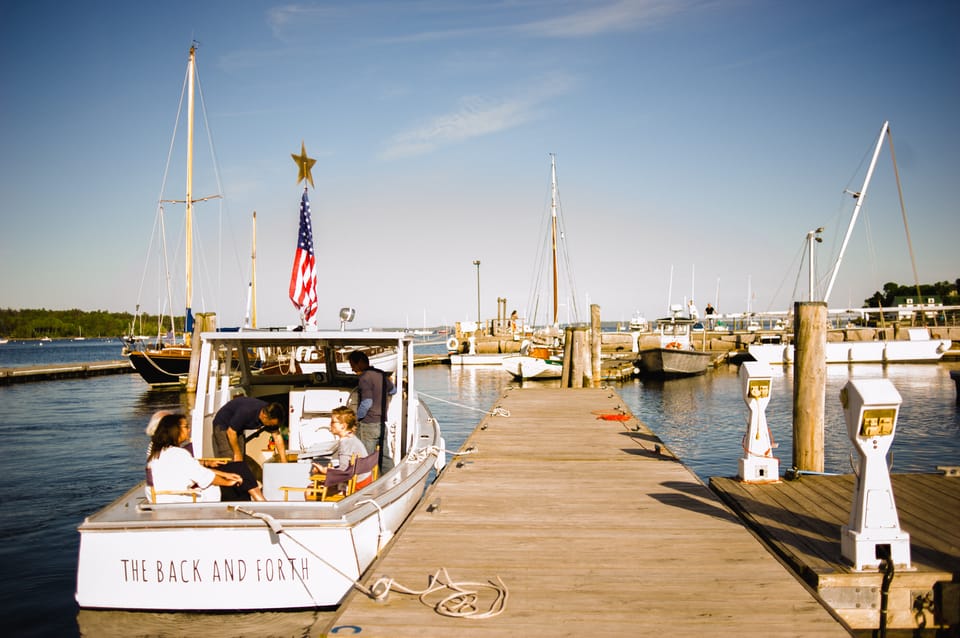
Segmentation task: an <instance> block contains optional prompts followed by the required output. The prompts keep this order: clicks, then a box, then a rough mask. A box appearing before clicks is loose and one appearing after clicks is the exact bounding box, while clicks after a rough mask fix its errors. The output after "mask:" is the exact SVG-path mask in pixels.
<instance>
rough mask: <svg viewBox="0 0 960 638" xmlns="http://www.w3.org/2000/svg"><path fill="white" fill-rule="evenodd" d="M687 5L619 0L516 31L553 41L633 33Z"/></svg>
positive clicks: (675, 1) (676, 1)
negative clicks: (548, 38) (626, 32)
mask: <svg viewBox="0 0 960 638" xmlns="http://www.w3.org/2000/svg"><path fill="white" fill-rule="evenodd" d="M689 6H690V5H689V3H687V2H682V1H679V0H619V1H618V2H612V3H607V4H604V5H602V6H597V7H594V8H591V9H585V10H583V11H577V12H575V13H570V14H567V15H564V16H558V17H555V18H550V19H547V20H540V21H538V22H530V23H527V24H525V25H521V26H519V27H518V28H519V29H520V30H522V31H526V32H528V33H530V34H533V35H540V36H544V37H554V38H570V37H591V36H597V35H603V34H606V33H613V32H624V31H633V30H635V29H638V28H642V27H645V26H649V25H651V24H655V23H658V22H660V21H661V20H663V19H664V18H667V17H669V16H672V15H675V14H678V13H683V12H685V11H686V10H687V8H688V7H689Z"/></svg>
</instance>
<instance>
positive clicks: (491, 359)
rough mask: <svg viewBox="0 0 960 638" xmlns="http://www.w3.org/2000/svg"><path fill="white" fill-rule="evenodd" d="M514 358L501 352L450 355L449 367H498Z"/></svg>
mask: <svg viewBox="0 0 960 638" xmlns="http://www.w3.org/2000/svg"><path fill="white" fill-rule="evenodd" d="M510 356H514V355H511V354H504V353H502V352H491V353H489V354H469V353H466V354H451V355H450V365H452V366H499V365H502V364H503V360H504V359H506V358H507V357H510Z"/></svg>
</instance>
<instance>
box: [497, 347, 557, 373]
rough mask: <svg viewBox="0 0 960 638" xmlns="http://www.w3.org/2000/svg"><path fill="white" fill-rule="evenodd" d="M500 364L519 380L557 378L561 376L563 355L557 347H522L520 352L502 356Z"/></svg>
mask: <svg viewBox="0 0 960 638" xmlns="http://www.w3.org/2000/svg"><path fill="white" fill-rule="evenodd" d="M524 353H525V354H524ZM500 365H501V366H503V369H504V370H506V371H507V372H509V373H510V374H511V375H513V377H514V378H515V379H520V380H524V379H541V380H542V379H559V378H561V377H562V376H563V356H562V351H561V350H560V348H559V347H553V348H548V347H545V346H532V347H529V348H524V349H523V351H522V352H521V354H518V355H510V356H507V357H504V358H503V360H502V361H501V362H500Z"/></svg>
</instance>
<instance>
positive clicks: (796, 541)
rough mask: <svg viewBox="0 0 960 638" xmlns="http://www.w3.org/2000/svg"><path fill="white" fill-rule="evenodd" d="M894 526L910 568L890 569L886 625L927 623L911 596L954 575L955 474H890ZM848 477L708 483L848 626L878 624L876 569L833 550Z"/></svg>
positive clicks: (845, 516)
mask: <svg viewBox="0 0 960 638" xmlns="http://www.w3.org/2000/svg"><path fill="white" fill-rule="evenodd" d="M890 478H891V484H892V486H893V492H894V499H895V501H896V505H897V511H898V515H899V519H900V527H901V529H902V530H903V531H905V532H907V533H909V534H910V556H911V569H910V570H903V569H901V570H899V571H897V572H896V573H895V575H894V578H893V582H892V584H891V588H890V598H889V601H890V602H889V607H888V609H889V616H888V627H890V628H897V629H910V630H913V631H920V630H922V629H924V628H926V629H927V630H928V631H935V630H936V626H935V625H934V620H935V618H934V616H933V615H932V614H931V613H930V610H929V608H927V609H926V610H925V611H924V613H923V614H920V615H919V616H918V615H917V614H916V605H917V603H918V600H917V597H918V596H920V597H923V596H924V595H925V594H926V593H927V592H930V591H931V590H932V588H933V585H934V583H936V582H940V581H954V582H956V581H960V526H958V525H957V521H958V520H960V478H957V477H948V476H944V475H942V474H939V475H937V474H896V473H894V474H891V477H890ZM855 480H856V479H855V477H854V476H853V475H852V474H844V475H836V476H811V475H807V476H803V477H802V478H801V479H800V480H797V481H782V482H780V483H773V484H766V485H761V484H749V483H743V482H741V481H739V480H738V479H736V478H721V477H714V478H711V480H710V485H711V487H712V488H713V489H714V491H716V492H717V493H719V494H720V495H721V497H722V498H723V500H724V501H725V502H727V503H728V504H730V505H731V506H732V507H733V508H734V509H735V510H736V511H737V513H738V514H739V515H740V516H741V517H742V518H743V520H744V521H746V522H747V523H748V524H749V525H750V526H751V528H753V529H754V531H756V532H757V534H758V535H759V536H760V537H761V538H762V539H763V540H764V542H765V543H767V544H768V545H769V546H770V547H771V549H773V550H774V551H775V552H777V554H778V555H780V556H781V557H782V558H783V559H784V560H785V561H786V562H787V564H788V565H790V567H791V569H793V571H794V572H796V573H797V574H799V575H800V576H801V577H802V578H803V579H804V580H805V581H806V582H807V584H809V585H810V586H811V587H813V588H815V589H816V590H817V591H818V592H819V594H820V596H821V597H822V598H823V599H824V600H825V601H827V602H828V603H829V604H830V605H831V606H832V607H833V609H834V610H835V611H836V612H837V613H838V614H839V615H840V616H841V617H843V618H844V619H845V620H846V621H847V623H848V624H850V625H851V626H852V627H853V628H855V629H861V630H866V629H871V628H876V627H877V626H878V625H879V607H880V586H881V581H882V574H881V573H880V572H879V570H876V569H870V570H863V571H860V572H858V571H856V570H854V569H853V568H852V566H851V565H850V564H849V562H848V561H847V560H846V559H844V558H843V556H842V555H841V550H840V535H841V527H842V526H843V525H845V524H847V522H848V520H849V518H850V511H851V509H852V506H853V491H854V489H855Z"/></svg>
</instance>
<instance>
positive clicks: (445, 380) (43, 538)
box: [0, 339, 960, 637]
mask: <svg viewBox="0 0 960 638" xmlns="http://www.w3.org/2000/svg"><path fill="white" fill-rule="evenodd" d="M120 348H121V344H120V343H119V341H115V340H114V341H112V342H105V341H100V340H92V339H88V340H86V341H82V342H72V341H54V342H52V343H47V344H44V345H43V346H40V345H38V344H37V343H36V342H31V343H8V344H4V345H0V367H8V366H14V365H29V364H32V363H54V362H78V361H99V360H109V359H119V358H120ZM958 367H960V366H958V364H954V363H951V364H939V365H918V366H913V365H902V366H891V367H889V368H886V369H884V368H883V367H882V366H855V367H854V368H852V370H850V369H848V368H846V367H843V368H834V367H830V368H828V372H829V375H828V388H827V410H826V412H827V413H826V420H827V428H826V439H827V444H826V447H827V456H826V469H827V471H831V472H847V471H849V455H850V452H851V449H852V446H851V445H850V443H849V441H848V440H847V438H846V434H845V429H844V424H843V417H842V413H841V411H840V406H839V401H838V399H837V397H838V394H839V391H840V388H841V387H842V386H843V384H844V383H846V381H847V379H848V378H849V375H850V374H851V372H852V373H853V374H854V375H855V376H856V377H858V378H860V377H879V376H886V377H888V378H890V379H891V380H892V381H893V383H894V385H895V386H896V387H897V389H898V390H899V391H900V393H901V395H903V399H904V403H903V406H902V407H901V411H900V419H899V421H898V428H897V438H896V441H895V442H894V445H893V458H894V461H893V463H894V470H895V471H901V472H905V471H920V472H925V471H932V470H933V469H934V467H935V466H936V465H960V413H958V410H957V407H956V404H955V393H956V390H955V386H954V383H953V381H952V380H951V379H950V377H949V370H950V369H951V368H954V369H956V368H958ZM416 375H417V385H418V387H419V388H420V390H421V392H423V393H424V394H425V395H427V396H426V397H425V398H426V401H427V403H428V404H429V405H430V407H431V410H432V411H433V412H434V415H435V416H436V417H437V419H438V420H439V421H440V424H441V427H442V428H443V432H444V437H445V438H446V440H447V446H448V448H450V449H457V448H458V447H460V445H461V444H462V443H463V441H464V440H465V438H466V437H467V436H468V435H469V434H470V432H472V430H473V429H474V427H475V426H476V424H477V423H478V422H479V421H480V419H481V418H482V416H483V414H484V412H485V411H486V410H488V409H489V408H490V407H491V406H492V405H493V403H494V401H495V400H496V398H497V397H499V396H500V393H501V391H502V389H503V388H504V387H505V386H506V385H507V384H508V383H509V379H508V378H507V375H506V374H505V373H503V372H501V371H500V370H499V369H497V368H486V367H484V368H473V369H471V368H459V369H458V368H450V367H448V366H426V367H419V368H417V370H416ZM615 387H616V388H617V390H618V392H619V393H620V395H621V396H622V397H623V399H624V401H625V403H626V404H627V405H628V407H629V408H630V409H631V411H633V412H634V413H635V414H636V415H637V416H638V417H639V418H640V419H641V420H643V421H644V422H645V423H646V424H647V425H649V426H650V427H651V428H652V429H653V430H654V431H655V432H656V433H657V434H658V435H659V436H660V437H661V438H662V439H663V440H664V442H665V443H666V444H667V445H668V446H669V447H670V448H671V449H672V450H673V451H674V452H675V453H676V454H677V455H678V456H679V457H680V458H681V459H682V460H683V461H684V462H685V463H686V464H687V465H688V466H689V467H690V468H691V469H692V470H693V471H695V472H696V473H697V474H698V475H699V476H700V477H701V478H703V479H704V480H706V478H707V477H709V476H717V475H719V476H733V475H735V474H736V473H737V459H738V458H739V456H740V454H741V448H740V441H741V438H742V436H743V432H744V430H745V428H746V416H747V411H746V406H745V405H744V403H743V400H742V399H741V398H740V385H739V381H738V379H737V374H736V368H734V367H732V366H731V367H729V368H725V369H721V370H719V371H716V372H711V373H709V374H708V375H706V376H701V377H696V378H692V379H681V380H674V381H669V382H666V383H652V382H645V381H639V380H635V381H630V382H627V383H624V384H622V385H621V384H617V385H616V386H615ZM792 387H793V379H792V377H791V376H790V371H789V370H788V371H787V373H786V374H785V375H784V376H782V377H775V378H774V381H773V387H772V397H771V401H770V405H769V406H768V408H767V412H766V415H767V421H768V424H769V426H770V429H771V432H772V434H773V437H774V439H775V440H776V441H777V442H778V443H779V448H778V449H777V451H776V456H777V457H778V458H779V459H780V463H781V469H785V468H786V467H787V466H789V464H790V458H791V452H790V437H791V427H792V426H791V414H790V413H791V393H792ZM0 404H2V405H3V406H4V407H3V410H2V412H0V458H2V459H3V467H4V471H3V472H2V473H0V506H2V507H0V540H2V541H3V542H2V543H0V565H2V566H3V567H2V569H3V574H2V576H3V577H2V579H0V610H2V612H3V617H4V619H5V621H6V622H5V625H6V626H7V627H8V632H12V634H13V635H15V636H71V635H78V634H81V633H82V634H83V635H88V636H130V635H140V636H158V635H169V636H175V635H184V634H192V635H196V634H204V635H206V636H211V637H212V636H221V635H223V636H234V635H240V634H246V635H258V636H261V635H274V636H310V635H317V633H318V632H319V630H318V629H317V627H322V626H323V625H324V624H325V622H326V616H325V614H324V613H322V612H295V613H261V614H243V615H223V614H219V615H213V614H189V615H188V614H153V613H151V614H142V613H124V612H82V613H80V614H79V615H78V611H77V608H76V604H75V603H74V600H73V593H74V586H75V578H76V560H77V548H78V543H79V538H78V534H77V532H76V526H77V525H78V524H79V523H80V522H81V521H82V520H83V518H84V517H85V516H87V515H88V514H90V513H92V512H93V511H95V510H96V509H98V508H99V507H101V506H103V505H105V504H106V503H108V502H109V501H111V500H112V499H113V498H115V497H117V496H119V495H120V494H121V493H122V492H123V491H125V490H126V489H127V488H128V487H129V486H130V485H131V484H133V483H135V482H136V481H139V480H140V479H141V477H142V475H143V454H144V445H145V443H146V437H145V435H144V434H143V428H144V426H145V424H146V422H147V419H148V418H149V416H150V414H152V413H153V412H154V411H155V410H158V409H161V408H177V407H179V406H180V395H179V394H178V393H176V392H168V391H151V390H149V389H148V388H147V386H146V385H145V384H144V383H143V381H141V380H140V378H139V377H138V376H136V375H132V374H131V375H117V376H108V377H98V378H93V379H78V380H66V381H51V382H44V383H31V384H21V385H11V386H3V387H0Z"/></svg>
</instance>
